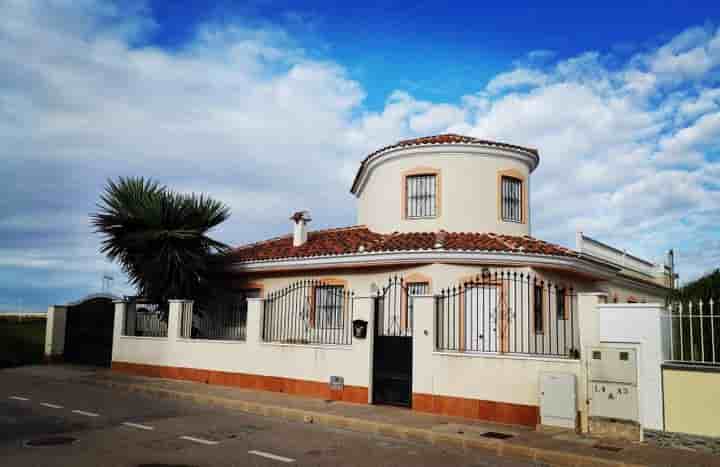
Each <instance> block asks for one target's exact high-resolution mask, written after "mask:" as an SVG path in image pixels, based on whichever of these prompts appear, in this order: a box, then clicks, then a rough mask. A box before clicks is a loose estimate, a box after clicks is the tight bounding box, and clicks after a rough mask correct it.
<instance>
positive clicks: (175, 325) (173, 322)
mask: <svg viewBox="0 0 720 467" xmlns="http://www.w3.org/2000/svg"><path fill="white" fill-rule="evenodd" d="M168 302H169V305H170V310H169V311H168V325H167V326H168V328H167V338H168V340H170V341H174V340H177V339H178V338H179V337H180V317H181V315H182V314H183V311H184V310H185V308H186V306H189V307H191V308H190V310H192V306H193V301H192V300H183V299H173V300H168ZM190 313H191V316H192V311H191V312H190Z"/></svg>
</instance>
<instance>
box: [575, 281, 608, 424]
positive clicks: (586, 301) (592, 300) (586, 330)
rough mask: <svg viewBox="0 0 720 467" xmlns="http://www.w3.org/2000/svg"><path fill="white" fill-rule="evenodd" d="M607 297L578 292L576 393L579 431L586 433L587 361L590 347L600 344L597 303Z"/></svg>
mask: <svg viewBox="0 0 720 467" xmlns="http://www.w3.org/2000/svg"><path fill="white" fill-rule="evenodd" d="M606 299H607V294H606V293H604V292H580V293H578V299H577V300H578V303H577V305H578V306H577V315H578V338H579V339H580V362H581V365H580V378H579V379H580V381H578V385H577V386H578V395H577V400H578V402H579V404H578V405H579V407H578V409H579V411H580V431H581V432H582V433H587V432H588V431H589V427H590V421H589V413H590V391H589V385H590V381H589V376H588V361H589V356H590V354H591V352H592V350H591V349H592V348H593V347H594V346H597V345H598V344H600V317H599V311H598V309H597V308H598V305H600V304H601V303H603V302H604V301H605V300H606Z"/></svg>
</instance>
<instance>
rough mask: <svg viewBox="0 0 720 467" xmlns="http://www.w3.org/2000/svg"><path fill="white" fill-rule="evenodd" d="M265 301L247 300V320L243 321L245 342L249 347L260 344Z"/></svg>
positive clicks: (260, 299)
mask: <svg viewBox="0 0 720 467" xmlns="http://www.w3.org/2000/svg"><path fill="white" fill-rule="evenodd" d="M264 303H265V300H264V299H262V298H248V299H247V318H246V319H245V342H246V343H247V345H248V348H252V347H250V346H256V345H259V344H260V343H261V342H262V332H263V326H264V323H263V313H264V311H265V310H264Z"/></svg>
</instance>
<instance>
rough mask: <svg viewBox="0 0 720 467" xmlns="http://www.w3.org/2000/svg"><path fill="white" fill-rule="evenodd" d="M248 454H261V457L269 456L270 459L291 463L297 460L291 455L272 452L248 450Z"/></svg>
mask: <svg viewBox="0 0 720 467" xmlns="http://www.w3.org/2000/svg"><path fill="white" fill-rule="evenodd" d="M248 454H254V455H256V456H260V457H267V458H268V459H273V460H276V461H280V462H285V463H287V464H289V463H290V462H295V459H290V458H289V457H283V456H276V455H275V454H270V453H269V452H262V451H248Z"/></svg>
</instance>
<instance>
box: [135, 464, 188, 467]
mask: <svg viewBox="0 0 720 467" xmlns="http://www.w3.org/2000/svg"><path fill="white" fill-rule="evenodd" d="M137 467H197V465H188V464H138V466H137Z"/></svg>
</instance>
